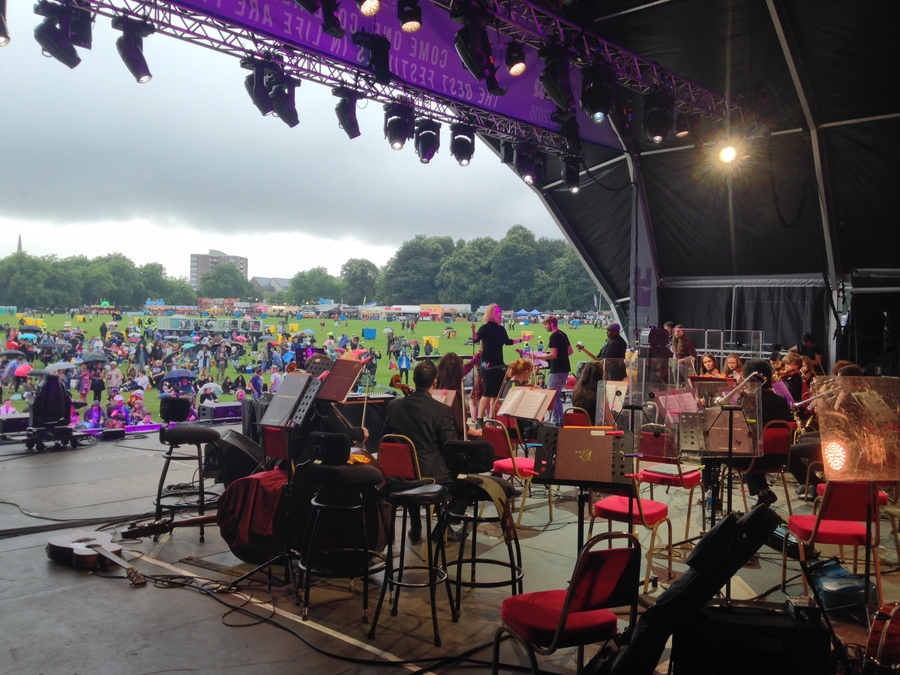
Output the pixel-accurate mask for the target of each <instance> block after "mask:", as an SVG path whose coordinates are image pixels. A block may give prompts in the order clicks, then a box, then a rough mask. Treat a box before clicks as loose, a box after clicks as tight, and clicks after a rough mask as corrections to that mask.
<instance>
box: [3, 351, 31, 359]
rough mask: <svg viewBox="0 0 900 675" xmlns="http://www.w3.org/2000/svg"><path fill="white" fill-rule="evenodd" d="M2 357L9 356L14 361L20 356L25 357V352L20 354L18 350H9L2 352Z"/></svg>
mask: <svg viewBox="0 0 900 675" xmlns="http://www.w3.org/2000/svg"><path fill="white" fill-rule="evenodd" d="M0 356H8V357H9V358H11V359H14V358H17V357H19V356H25V352H20V351H19V350H18V349H7V350H5V351H2V352H0Z"/></svg>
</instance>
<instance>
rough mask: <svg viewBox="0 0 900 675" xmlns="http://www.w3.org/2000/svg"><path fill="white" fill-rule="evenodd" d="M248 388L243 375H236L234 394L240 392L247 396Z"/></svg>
mask: <svg viewBox="0 0 900 675" xmlns="http://www.w3.org/2000/svg"><path fill="white" fill-rule="evenodd" d="M249 389H250V386H249V385H248V384H247V379H246V378H245V377H244V374H243V373H238V374H237V377H235V378H234V393H235V395H236V394H237V392H239V391H242V392H244V395H245V396H248V395H249Z"/></svg>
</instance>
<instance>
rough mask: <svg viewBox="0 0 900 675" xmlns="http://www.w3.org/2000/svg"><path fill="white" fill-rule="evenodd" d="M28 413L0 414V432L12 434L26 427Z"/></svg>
mask: <svg viewBox="0 0 900 675" xmlns="http://www.w3.org/2000/svg"><path fill="white" fill-rule="evenodd" d="M28 417H29V416H28V413H19V414H18V415H0V433H2V434H13V433H16V432H18V431H25V430H26V429H27V428H28Z"/></svg>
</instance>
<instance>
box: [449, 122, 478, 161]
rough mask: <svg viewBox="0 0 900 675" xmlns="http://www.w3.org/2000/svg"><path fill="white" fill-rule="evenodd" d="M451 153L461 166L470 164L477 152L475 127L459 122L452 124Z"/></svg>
mask: <svg viewBox="0 0 900 675" xmlns="http://www.w3.org/2000/svg"><path fill="white" fill-rule="evenodd" d="M450 154H451V155H453V158H454V159H455V160H456V161H457V162H459V165H460V166H469V164H470V163H471V161H472V155H474V154H475V129H474V128H473V127H470V126H469V125H468V124H462V123H461V122H457V123H456V124H451V125H450Z"/></svg>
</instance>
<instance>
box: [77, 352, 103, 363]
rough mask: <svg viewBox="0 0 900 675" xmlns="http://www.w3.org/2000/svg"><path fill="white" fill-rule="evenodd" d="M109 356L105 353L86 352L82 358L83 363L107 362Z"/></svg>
mask: <svg viewBox="0 0 900 675" xmlns="http://www.w3.org/2000/svg"><path fill="white" fill-rule="evenodd" d="M106 361H107V358H106V355H105V354H98V353H97V352H91V353H90V354H85V355H84V356H83V357H82V358H81V362H82V363H106Z"/></svg>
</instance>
